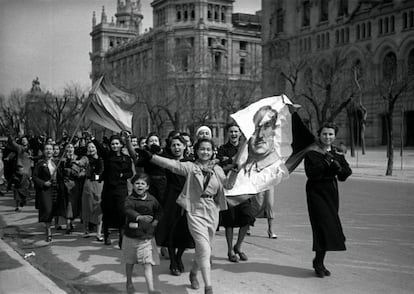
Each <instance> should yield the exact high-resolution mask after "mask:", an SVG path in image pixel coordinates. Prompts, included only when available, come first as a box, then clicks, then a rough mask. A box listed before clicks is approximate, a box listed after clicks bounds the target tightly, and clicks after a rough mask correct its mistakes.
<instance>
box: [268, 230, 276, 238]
mask: <svg viewBox="0 0 414 294" xmlns="http://www.w3.org/2000/svg"><path fill="white" fill-rule="evenodd" d="M267 235H268V236H269V239H277V235H276V234H275V233H273V232H272V231H269V230H268V231H267Z"/></svg>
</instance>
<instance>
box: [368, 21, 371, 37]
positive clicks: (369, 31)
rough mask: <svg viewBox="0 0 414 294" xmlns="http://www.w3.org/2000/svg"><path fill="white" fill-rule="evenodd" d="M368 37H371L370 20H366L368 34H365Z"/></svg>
mask: <svg viewBox="0 0 414 294" xmlns="http://www.w3.org/2000/svg"><path fill="white" fill-rule="evenodd" d="M367 37H368V38H371V22H370V21H369V22H368V34H367Z"/></svg>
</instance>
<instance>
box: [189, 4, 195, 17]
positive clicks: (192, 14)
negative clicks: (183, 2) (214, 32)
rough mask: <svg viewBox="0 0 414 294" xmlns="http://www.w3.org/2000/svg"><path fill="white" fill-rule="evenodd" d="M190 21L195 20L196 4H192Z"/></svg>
mask: <svg viewBox="0 0 414 294" xmlns="http://www.w3.org/2000/svg"><path fill="white" fill-rule="evenodd" d="M190 19H191V20H195V8H194V4H190Z"/></svg>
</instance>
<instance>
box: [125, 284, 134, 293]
mask: <svg viewBox="0 0 414 294" xmlns="http://www.w3.org/2000/svg"><path fill="white" fill-rule="evenodd" d="M126 291H127V294H134V293H135V287H134V284H127V285H126Z"/></svg>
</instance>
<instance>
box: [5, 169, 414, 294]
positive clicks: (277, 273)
mask: <svg viewBox="0 0 414 294" xmlns="http://www.w3.org/2000/svg"><path fill="white" fill-rule="evenodd" d="M305 180H306V178H305V176H304V175H303V173H300V172H299V173H295V174H294V175H293V176H292V177H291V179H290V180H289V181H287V182H285V183H282V184H281V185H280V187H279V193H278V195H277V203H276V210H277V220H276V230H277V233H278V235H279V238H278V239H277V240H271V239H268V238H267V236H266V224H265V223H266V221H265V220H264V219H258V220H257V222H256V226H255V227H254V228H253V229H252V236H250V237H247V239H246V244H245V246H244V247H243V250H244V251H245V252H246V253H247V254H248V256H249V261H247V262H240V263H238V264H233V263H229V262H228V261H227V259H226V256H227V253H226V245H225V238H224V232H223V229H221V231H220V232H219V233H218V234H217V238H216V242H215V244H214V256H215V257H214V265H213V271H212V275H213V281H214V288H215V293H412V292H413V289H414V250H413V249H414V201H412V199H411V197H413V196H412V195H413V191H414V183H413V182H406V183H404V182H398V181H378V180H365V179H363V178H361V177H354V178H351V179H350V180H348V181H347V182H345V183H343V184H341V185H340V199H341V208H340V211H341V216H342V221H343V226H344V231H345V234H346V236H347V247H348V250H347V251H346V252H328V254H327V259H326V264H327V266H328V268H329V269H330V270H331V271H332V273H333V275H332V277H328V278H324V279H319V278H315V277H314V275H313V271H312V269H311V260H312V258H313V253H312V252H311V229H310V225H309V220H308V215H307V209H306V198H305V193H304V185H305ZM10 196H11V195H10V194H9V195H8V196H7V197H0V213H1V219H2V221H3V223H2V225H1V227H2V231H3V239H4V240H5V241H6V242H7V243H9V244H10V245H11V246H12V247H13V248H14V249H16V250H17V251H18V252H19V253H20V254H22V255H23V254H24V253H27V252H32V251H33V252H35V254H36V256H33V257H29V258H28V259H27V260H28V261H29V262H30V263H31V264H32V265H34V266H35V267H36V268H38V269H40V271H41V272H43V273H45V274H46V275H47V276H48V277H50V278H51V279H52V280H53V281H54V282H55V283H56V284H57V285H58V286H59V287H60V288H62V289H63V290H64V291H66V292H68V293H98V292H99V293H118V292H122V291H123V290H124V280H125V278H124V269H123V266H122V265H120V256H121V251H120V250H119V249H117V246H116V245H114V246H110V247H107V246H104V245H102V243H98V242H95V241H93V238H89V239H84V238H82V230H81V229H80V226H79V225H78V229H77V230H76V232H75V233H74V234H73V235H70V236H68V235H63V234H62V233H61V232H58V233H55V234H54V240H53V242H52V244H51V245H49V246H47V245H46V243H45V242H44V241H43V238H44V236H43V230H42V226H41V225H40V224H38V223H37V212H36V211H35V210H34V208H33V203H30V205H29V206H28V207H25V208H24V212H21V213H15V212H14V211H13V202H12V198H11V197H10ZM115 238H116V236H114V241H115ZM114 243H116V242H114ZM192 257H193V251H191V250H190V251H188V252H186V253H185V254H184V262H185V265H186V266H187V268H188V267H189V264H190V260H191V258H192ZM1 262H3V260H1ZM154 271H155V273H157V274H158V280H157V281H156V286H157V288H159V289H161V290H162V291H163V293H202V292H203V291H202V290H198V291H195V290H192V289H190V288H189V283H188V275H187V273H186V274H184V275H182V276H180V277H173V276H170V275H169V271H168V261H166V260H163V261H162V264H161V265H160V266H158V267H155V270H154ZM7 272H8V270H7V269H4V268H3V267H2V268H0V281H1V282H2V284H3V281H4V276H5V275H6V274H7ZM2 277H3V279H2ZM134 281H135V285H136V289H137V290H138V291H140V292H139V293H145V289H146V287H145V282H144V279H143V277H142V271H141V270H140V269H138V268H137V269H136V274H135V278H134ZM2 287H3V286H0V290H1V288H2ZM0 292H1V291H0ZM5 293H19V292H5ZM32 293H33V291H32ZM35 293H36V291H35ZM39 293H40V292H39ZM45 293H46V292H45ZM50 293H52V292H50Z"/></svg>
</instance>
